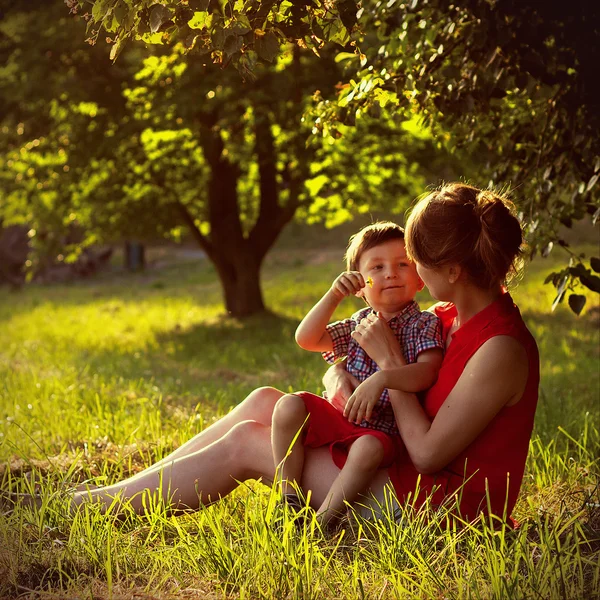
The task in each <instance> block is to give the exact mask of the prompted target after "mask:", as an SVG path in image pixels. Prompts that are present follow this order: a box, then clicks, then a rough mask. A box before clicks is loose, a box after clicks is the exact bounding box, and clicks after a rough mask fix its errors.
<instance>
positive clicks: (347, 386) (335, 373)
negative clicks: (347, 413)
mask: <svg viewBox="0 0 600 600" xmlns="http://www.w3.org/2000/svg"><path fill="white" fill-rule="evenodd" d="M323 383H324V385H325V389H326V390H327V400H328V401H329V403H330V404H331V405H332V406H333V407H334V408H336V409H337V410H339V411H340V412H344V407H345V406H346V402H347V401H348V398H350V396H352V392H354V390H355V389H356V388H357V387H358V385H359V383H360V382H359V381H358V379H356V377H354V375H351V374H350V373H348V371H346V362H345V361H344V362H339V363H337V364H335V365H333V366H332V367H329V369H327V371H326V372H325V375H324V376H323Z"/></svg>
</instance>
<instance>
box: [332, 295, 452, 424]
mask: <svg viewBox="0 0 600 600" xmlns="http://www.w3.org/2000/svg"><path fill="white" fill-rule="evenodd" d="M372 312H373V309H372V308H370V307H367V308H363V309H362V310H359V311H358V312H356V313H354V314H353V315H352V316H351V317H350V318H349V319H344V320H343V321H336V322H335V323H330V324H329V325H327V331H328V332H329V335H330V336H331V340H332V342H333V352H323V358H324V359H325V360H326V361H327V362H328V363H331V364H334V363H335V362H337V361H338V360H340V359H341V358H343V357H345V356H347V357H348V360H347V361H346V369H347V370H348V372H349V373H351V374H352V375H354V376H355V377H356V378H357V379H358V380H359V381H360V382H363V381H364V380H365V379H367V377H369V376H371V375H373V373H375V372H376V371H379V367H378V366H377V364H376V363H375V361H374V360H373V359H372V358H371V357H370V356H369V355H368V354H367V353H366V352H365V351H364V350H363V349H362V348H361V347H360V346H359V344H358V342H357V341H356V340H354V339H353V338H352V337H351V335H350V334H351V333H352V332H353V331H354V330H355V329H356V326H357V325H358V324H359V323H360V321H362V319H364V318H365V317H366V316H367V315H369V314H370V313H372ZM388 325H389V326H390V328H391V330H392V331H393V332H394V335H395V336H396V338H397V340H398V341H399V343H400V347H401V348H402V351H403V354H404V358H405V360H406V362H407V364H410V363H414V362H417V357H418V356H419V354H420V353H421V352H423V351H425V350H430V349H432V348H440V349H441V350H444V341H443V339H442V326H441V322H440V320H439V319H438V317H437V316H436V315H434V314H433V313H430V312H427V311H424V312H421V311H420V310H419V305H418V304H417V303H416V302H415V301H413V302H411V303H410V304H409V305H408V306H407V307H406V308H405V309H404V310H403V311H402V312H401V313H400V314H399V315H396V316H395V317H394V318H393V319H391V320H390V321H389V322H388ZM360 425H361V427H369V428H371V429H378V430H379V431H383V432H385V433H388V434H391V435H398V427H397V425H396V419H395V418H394V410H393V409H392V405H391V404H390V393H389V392H388V390H387V389H385V390H383V393H382V394H381V397H380V398H379V401H378V402H377V404H376V405H375V407H374V409H373V415H372V416H371V420H370V421H362V423H360Z"/></svg>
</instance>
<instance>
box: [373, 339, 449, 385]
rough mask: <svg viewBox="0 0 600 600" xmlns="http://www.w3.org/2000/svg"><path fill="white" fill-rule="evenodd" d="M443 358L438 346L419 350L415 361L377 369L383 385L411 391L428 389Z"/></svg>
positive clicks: (435, 377)
mask: <svg viewBox="0 0 600 600" xmlns="http://www.w3.org/2000/svg"><path fill="white" fill-rule="evenodd" d="M443 358H444V353H443V352H442V350H441V349H440V348H432V349H430V350H425V351H423V352H421V354H419V356H418V357H417V362H416V363H411V364H410V365H405V366H403V367H397V368H395V369H387V370H385V371H379V372H380V373H381V374H382V375H381V382H382V383H383V387H384V388H388V389H390V390H402V391H403V392H413V393H414V392H422V391H423V390H426V389H429V388H430V387H431V386H432V385H433V384H434V383H435V381H436V379H437V376H438V372H439V370H440V367H441V366H442V359H443Z"/></svg>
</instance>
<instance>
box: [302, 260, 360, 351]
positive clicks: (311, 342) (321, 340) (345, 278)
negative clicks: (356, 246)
mask: <svg viewBox="0 0 600 600" xmlns="http://www.w3.org/2000/svg"><path fill="white" fill-rule="evenodd" d="M363 287H365V282H364V280H363V277H362V275H361V274H360V273H358V272H356V271H349V272H346V273H342V274H341V275H340V276H339V277H338V278H337V279H336V280H335V281H334V282H333V284H332V286H331V288H330V289H329V290H328V291H327V293H326V294H325V295H324V296H323V297H322V298H321V299H320V300H319V301H318V302H317V303H316V304H315V305H314V306H313V307H312V308H311V310H310V311H309V313H308V314H307V315H306V316H305V317H304V319H302V321H301V322H300V325H298V329H296V342H297V343H298V346H300V347H301V348H304V350H309V351H311V352H331V351H332V350H333V342H332V340H331V336H330V335H329V333H328V332H327V324H328V323H329V320H330V319H331V315H333V313H334V312H335V309H336V308H337V307H338V304H339V303H340V302H341V301H342V300H343V299H344V298H345V297H346V296H349V295H351V294H356V292H358V291H360V290H361V289H362V288H363Z"/></svg>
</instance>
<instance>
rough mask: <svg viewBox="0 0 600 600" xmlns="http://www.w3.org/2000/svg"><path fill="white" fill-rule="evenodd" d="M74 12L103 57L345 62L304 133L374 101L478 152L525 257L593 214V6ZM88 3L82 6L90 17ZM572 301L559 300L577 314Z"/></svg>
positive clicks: (596, 121)
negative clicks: (133, 46)
mask: <svg viewBox="0 0 600 600" xmlns="http://www.w3.org/2000/svg"><path fill="white" fill-rule="evenodd" d="M67 4H68V5H69V6H70V8H71V10H72V11H78V10H79V11H84V10H88V12H87V17H86V18H87V19H88V36H89V37H88V40H89V41H90V43H94V42H95V41H96V40H97V39H99V38H100V37H101V36H102V35H103V33H102V32H103V31H106V32H108V33H109V35H110V36H111V37H110V39H111V42H112V51H111V56H112V57H113V58H116V57H117V55H118V54H119V52H120V51H121V50H122V48H123V47H124V46H125V44H126V43H127V42H128V41H129V40H131V39H134V38H142V39H144V40H145V41H147V42H150V43H173V42H182V43H183V44H184V45H185V47H186V48H187V49H188V51H189V53H190V56H191V57H198V60H199V61H201V62H211V61H212V62H214V63H216V64H218V65H222V66H224V65H233V66H235V67H237V69H238V70H239V72H240V73H241V74H242V75H243V76H244V77H246V78H248V79H250V78H252V77H253V76H255V73H256V69H257V66H258V65H259V64H260V62H261V61H263V62H265V61H266V62H269V61H273V60H275V57H276V56H277V55H278V54H279V53H280V52H282V51H286V47H287V46H286V43H288V42H289V43H293V44H296V45H298V46H300V47H303V48H309V49H311V50H312V51H313V52H314V53H315V54H316V55H320V54H323V52H324V51H325V50H326V49H327V48H328V46H329V44H330V43H334V44H337V46H338V50H339V51H340V54H339V58H338V60H340V61H342V62H345V63H347V64H346V66H347V77H346V83H345V84H344V85H342V86H340V89H339V91H338V94H337V98H335V99H322V100H321V101H319V102H317V103H316V105H315V106H314V107H313V109H312V111H311V113H310V114H311V117H312V119H313V121H314V124H315V127H316V129H317V130H318V131H319V132H321V133H323V135H325V136H329V135H332V136H334V137H335V136H337V135H338V134H339V132H340V124H346V125H353V124H354V122H355V121H356V117H357V116H359V117H360V116H361V115H364V114H369V115H371V116H377V115H378V114H380V113H381V109H382V108H385V109H388V110H391V111H396V112H403V113H405V114H406V113H410V112H411V111H413V112H414V113H417V114H418V115H419V116H420V117H421V118H422V119H423V121H424V122H425V124H427V126H428V127H430V128H431V130H433V131H434V132H435V133H436V134H437V136H438V139H439V140H440V142H441V143H444V144H445V145H446V146H447V147H449V148H459V147H460V148H462V149H463V150H464V151H465V153H466V154H467V155H469V154H471V155H473V156H477V157H478V159H479V160H481V159H483V167H482V168H481V169H480V173H479V178H480V179H483V178H485V179H486V180H489V181H490V183H491V184H493V185H496V186H502V187H504V188H507V187H508V188H510V189H512V190H515V192H514V195H515V196H517V198H516V199H517V202H518V205H519V207H520V209H521V211H522V213H523V217H524V219H526V221H527V222H528V226H529V232H528V233H529V240H530V243H531V247H532V254H535V253H536V252H541V253H543V254H547V253H548V252H550V251H551V250H552V247H553V245H556V244H559V245H561V246H563V247H567V244H566V242H565V241H564V240H563V239H562V237H561V227H570V226H571V225H572V224H573V222H574V221H576V220H580V219H582V218H584V217H585V216H586V215H589V216H590V217H591V218H592V220H593V222H594V224H595V223H596V222H597V221H598V219H599V218H600V206H599V201H598V197H599V195H598V193H597V190H598V187H597V182H598V179H599V178H600V158H599V157H600V136H599V132H600V127H599V125H600V97H599V96H598V94H597V92H596V88H597V83H596V79H597V75H596V71H597V65H598V64H600V43H599V41H598V40H599V39H600V6H599V5H598V3H597V2H595V1H594V0H574V1H573V2H569V3H565V2H561V3H554V2H545V3H541V2H540V3H527V2H520V1H519V0H493V1H489V0H467V1H465V2H461V3H452V2H449V1H447V0H406V1H400V0H389V1H386V2H383V1H379V2H375V3H372V4H371V3H362V4H361V3H360V2H357V1H355V0H342V1H339V2H332V1H320V0H308V1H299V2H296V1H287V0H284V1H273V0H264V1H258V0H246V1H245V2H243V1H242V0H237V1H236V2H227V1H220V0H188V1H183V0H181V1H179V0H161V1H160V2H154V1H149V0H95V1H92V2H83V1H82V0H81V1H80V0H67ZM90 6H91V8H92V10H91V12H90V11H89V7H90ZM571 254H572V255H571V257H570V262H569V265H568V266H567V267H566V268H565V269H564V270H563V271H561V272H559V273H555V274H553V275H552V277H551V278H550V279H551V280H552V282H553V283H554V285H555V286H556V287H557V292H558V293H557V300H561V299H562V298H563V297H564V295H565V292H566V290H567V289H569V288H573V284H574V283H576V282H577V281H579V282H581V283H582V284H583V285H584V286H585V287H587V288H590V289H592V290H594V291H596V292H598V291H600V279H599V278H598V277H597V276H596V275H594V274H593V271H596V270H597V269H596V268H595V267H597V265H598V260H597V259H595V260H592V261H588V260H587V259H585V257H582V256H577V255H575V254H573V253H571ZM581 302H582V301H581V297H578V299H576V300H575V301H574V302H573V303H572V307H573V308H574V310H575V309H578V310H581V308H582V304H581Z"/></svg>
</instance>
